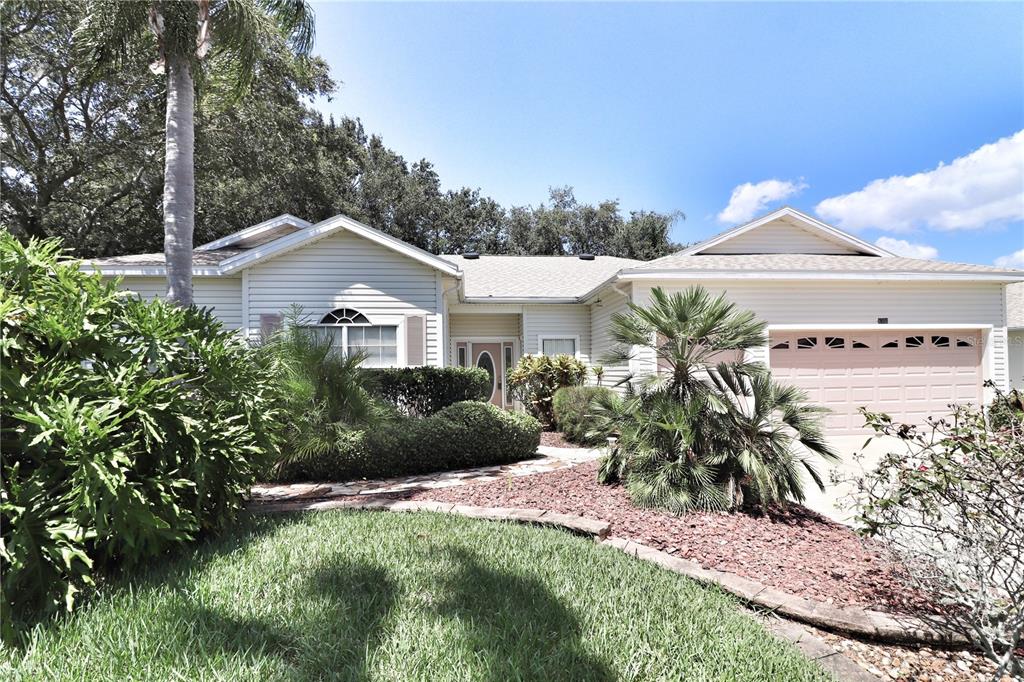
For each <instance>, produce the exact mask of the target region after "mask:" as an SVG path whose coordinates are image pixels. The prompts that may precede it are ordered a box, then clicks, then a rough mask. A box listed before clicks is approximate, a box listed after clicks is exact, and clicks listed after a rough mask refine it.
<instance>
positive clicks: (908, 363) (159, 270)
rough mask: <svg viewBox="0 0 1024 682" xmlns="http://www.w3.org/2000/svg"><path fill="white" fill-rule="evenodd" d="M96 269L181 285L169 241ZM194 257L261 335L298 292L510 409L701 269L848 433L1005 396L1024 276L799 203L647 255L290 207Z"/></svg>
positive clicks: (331, 326)
mask: <svg viewBox="0 0 1024 682" xmlns="http://www.w3.org/2000/svg"><path fill="white" fill-rule="evenodd" d="M83 267H88V268H97V269H98V270H99V271H100V272H102V273H103V274H104V275H108V276H115V275H116V276H121V277H123V278H124V279H123V284H122V286H124V287H126V288H128V289H131V290H133V291H136V292H138V293H139V294H140V295H142V296H146V297H152V296H160V295H162V294H163V292H164V289H165V281H164V261H163V255H162V254H144V255H133V256H122V257H114V258H104V259H99V260H95V261H91V262H89V263H86V264H84V265H83ZM193 272H194V291H195V295H194V297H195V302H196V304H198V305H200V306H210V307H212V308H213V311H214V314H215V315H216V316H217V317H219V318H220V319H221V320H223V322H224V324H225V325H227V326H229V327H232V328H236V329H238V330H239V332H240V333H241V334H242V335H243V336H245V337H247V338H251V339H254V338H258V337H259V336H260V334H261V333H263V332H265V331H267V330H268V329H270V328H272V327H275V326H277V325H279V324H280V323H281V320H282V315H284V314H285V312H286V311H287V309H288V308H289V306H291V305H292V304H298V305H300V306H302V308H303V310H304V311H305V313H306V314H307V315H308V316H309V320H308V324H310V325H312V326H316V327H317V328H318V329H321V330H322V331H323V333H325V334H329V335H330V336H331V338H332V339H333V342H334V343H335V344H336V345H337V346H338V347H339V348H343V349H349V350H353V349H363V350H365V351H367V352H368V354H369V359H368V360H367V362H368V364H371V365H399V366H402V365H434V366H443V365H479V366H481V367H484V368H486V369H487V370H488V371H489V372H490V373H491V374H492V376H493V377H494V391H493V394H492V402H494V403H495V404H497V405H502V406H511V403H512V400H511V396H510V395H509V394H508V391H507V387H506V386H505V382H504V380H503V377H504V375H505V372H506V371H507V370H508V369H509V367H511V366H512V365H513V363H515V362H516V360H517V359H518V358H519V356H520V355H522V354H524V353H549V354H555V353H569V354H572V355H575V356H576V357H578V358H580V359H581V360H582V361H584V362H585V363H587V364H589V365H595V364H599V363H600V358H601V357H602V355H603V354H604V353H605V352H606V351H608V350H609V349H610V348H611V347H612V345H613V342H612V339H611V337H610V334H609V329H610V321H611V318H612V316H613V315H614V314H615V313H620V312H625V311H627V309H628V308H627V306H628V304H629V303H630V302H634V303H638V304H644V303H646V302H647V301H648V299H649V296H650V292H651V290H652V288H654V287H662V288H664V289H666V290H678V289H683V288H686V287H688V286H692V285H695V284H699V285H702V286H704V287H706V288H708V289H709V290H711V291H713V292H725V293H726V295H727V296H728V298H730V299H731V300H732V301H734V302H735V303H737V304H738V305H739V306H741V307H743V308H748V309H750V310H753V311H754V312H755V313H756V314H757V315H758V316H759V317H760V318H761V319H763V320H765V321H766V322H767V323H768V324H769V340H768V343H767V344H766V345H765V346H764V347H762V348H758V349H756V350H755V351H753V352H752V353H751V355H752V359H754V360H759V361H763V362H765V363H767V364H768V365H769V366H770V367H771V369H772V371H773V373H774V374H775V375H776V376H778V377H779V378H781V379H784V380H786V381H788V382H791V383H795V384H797V385H799V386H801V387H802V388H804V389H806V390H807V392H808V393H809V396H810V398H811V399H812V400H814V401H815V402H818V403H820V404H824V405H826V406H828V407H830V408H831V409H832V410H833V413H832V414H831V415H830V416H829V418H828V421H829V423H828V428H829V430H830V433H833V434H856V433H860V432H862V419H861V418H860V416H859V415H858V413H857V407H858V406H861V405H866V406H868V407H869V408H871V409H872V410H880V411H885V412H888V413H890V414H892V415H893V416H894V417H896V418H898V419H902V420H908V421H920V420H921V419H923V418H924V417H926V416H927V415H929V414H939V413H944V412H946V406H947V404H949V403H950V402H974V403H978V402H985V401H988V400H990V399H991V397H992V391H991V389H988V388H985V387H984V386H983V383H984V381H985V380H987V379H991V380H992V381H993V382H994V385H995V386H997V387H999V388H1002V389H1006V388H1008V386H1009V384H1010V374H1011V359H1010V357H1009V344H1008V335H1007V328H1008V320H1007V305H1006V293H1005V290H1006V287H1007V285H1008V284H1010V283H1012V282H1020V281H1024V271H1016V270H1006V269H1000V268H994V267H988V266H983V265H967V264H958V263H945V262H940V261H929V260H915V259H910V258H902V257H899V256H895V255H893V254H892V253H889V252H887V251H885V250H883V249H881V248H879V247H877V246H874V245H872V244H869V243H867V242H864V241H862V240H860V239H858V238H856V237H855V236H853V235H850V234H847V233H845V232H842V231H840V230H838V229H836V228H834V227H831V226H829V225H826V224H824V223H822V222H821V221H819V220H817V219H815V218H813V217H811V216H809V215H806V214H804V213H801V212H800V211H797V210H795V209H792V208H788V207H786V208H782V209H779V210H776V211H773V212H772V213H769V214H767V215H765V216H763V217H761V218H758V219H756V220H753V221H751V222H749V223H747V224H745V225H741V226H739V227H736V228H734V229H731V230H727V231H725V232H723V233H721V234H719V235H716V236H714V237H712V238H710V239H708V240H706V241H703V242H701V243H699V244H695V245H693V246H690V247H689V248H686V249H684V250H683V251H680V252H678V253H675V254H672V255H669V256H665V257H664V258H659V259H657V260H653V261H646V262H643V261H634V260H628V259H622V258H611V257H604V256H597V257H594V256H579V257H576V256H564V257H563V256H557V257H556V256H543V257H534V256H491V255H477V254H470V253H467V254H462V255H441V256H439V255H434V254H431V253H428V252H426V251H423V250H421V249H418V248H416V247H414V246H411V245H409V244H407V243H405V242H402V241H400V240H398V239H395V238H394V237H391V236H388V235H386V234H384V233H382V232H380V231H378V230H375V229H373V228H371V227H368V226H366V225H363V224H361V223H359V222H357V221H355V220H352V219H350V218H348V217H346V216H341V215H339V216H335V217H333V218H329V219H327V220H324V221H321V222H319V223H316V224H315V225H314V224H310V223H308V222H306V221H304V220H301V219H299V218H296V217H294V216H290V215H283V216H279V217H277V218H274V219H273V220H268V221H266V222H264V223H260V224H258V225H254V226H252V227H250V228H247V229H245V230H241V231H240V232H236V233H235V234H232V235H228V236H227V237H224V238H222V239H218V240H216V241H214V242H211V243H209V244H204V245H202V246H200V247H198V248H197V249H196V251H195V257H194V271H193ZM1019 323H1020V322H1019V320H1018V324H1019ZM1016 333H1017V332H1015V334H1016ZM1015 357H1017V360H1016V362H1019V360H1020V358H1019V355H1018V356H1015ZM1016 366H1017V369H1016V370H1014V371H1015V372H1016V375H1015V376H1016V377H1017V378H1016V379H1015V380H1016V381H1019V380H1020V373H1021V372H1020V369H1019V367H1020V366H1019V365H1016ZM653 371H657V366H656V362H655V359H654V357H653V356H650V355H647V354H645V353H643V352H638V353H637V355H636V357H635V358H634V359H633V360H631V361H630V363H629V365H628V366H625V365H624V366H617V367H606V373H605V383H606V384H613V383H615V382H616V381H617V380H618V379H621V378H624V377H626V376H627V375H629V374H630V373H633V374H642V373H644V372H653Z"/></svg>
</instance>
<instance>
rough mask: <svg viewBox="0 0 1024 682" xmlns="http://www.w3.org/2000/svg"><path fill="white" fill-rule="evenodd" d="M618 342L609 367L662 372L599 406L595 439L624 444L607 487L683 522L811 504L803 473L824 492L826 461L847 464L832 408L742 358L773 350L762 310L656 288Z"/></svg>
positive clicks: (620, 317)
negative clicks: (833, 437) (689, 515)
mask: <svg viewBox="0 0 1024 682" xmlns="http://www.w3.org/2000/svg"><path fill="white" fill-rule="evenodd" d="M612 336H613V338H614V339H615V341H616V342H617V344H616V346H615V348H613V349H612V351H611V352H610V353H609V354H608V355H607V356H606V357H605V358H603V360H604V361H605V362H608V363H615V364H621V363H623V362H625V361H629V360H632V359H634V358H636V357H641V358H646V359H647V360H648V361H652V360H653V361H654V362H656V363H657V366H658V368H659V371H658V372H657V373H653V374H650V375H648V376H645V377H643V378H642V379H639V380H635V379H634V378H633V377H629V378H627V380H626V381H625V382H624V383H625V387H624V390H623V395H606V396H602V397H600V398H599V399H598V400H597V401H596V403H595V406H594V414H595V421H594V431H595V435H596V434H604V435H617V436H618V442H617V443H616V445H615V446H614V447H613V448H612V449H611V451H610V452H609V454H608V455H607V456H606V457H605V459H604V460H603V461H602V466H601V469H600V472H599V477H600V479H601V480H602V481H603V482H613V481H618V480H622V481H624V482H625V484H626V487H627V489H628V491H629V493H630V496H631V497H632V499H633V501H634V502H636V503H637V504H638V505H640V506H644V507H660V508H664V509H668V510H670V511H672V512H675V513H682V512H687V511H690V510H694V509H735V508H739V507H743V506H749V505H751V504H760V505H767V504H773V503H784V502H785V501H786V500H787V499H794V500H797V501H800V500H802V499H804V490H803V478H802V473H804V472H806V473H807V475H808V476H809V477H810V479H811V481H813V482H814V483H815V485H817V486H819V487H823V486H824V483H823V481H822V478H821V476H820V474H819V472H818V471H817V469H816V467H815V460H816V459H817V458H818V457H821V458H824V459H825V460H827V461H835V460H837V459H838V458H837V456H836V455H835V453H834V452H832V450H831V449H830V448H829V447H828V445H827V443H826V442H825V440H824V438H823V436H822V431H821V417H822V416H823V414H824V412H825V410H824V409H823V408H819V407H815V406H811V405H808V404H807V403H806V396H805V395H804V394H803V393H802V392H801V391H799V390H798V389H795V388H792V387H788V386H783V385H780V384H779V383H777V382H775V381H774V380H773V379H772V378H771V375H770V373H769V372H768V370H767V369H766V368H765V367H764V366H763V365H762V364H760V363H752V362H748V361H746V360H745V359H743V356H744V351H745V350H747V349H749V348H754V347H760V346H763V345H764V344H765V343H766V342H767V337H766V335H765V323H763V322H761V321H759V320H757V319H756V318H755V316H754V314H753V313H751V312H749V311H744V310H740V309H738V308H737V307H736V306H735V304H733V303H730V302H729V301H727V300H726V299H725V297H724V295H720V296H717V297H713V296H711V294H709V293H708V292H707V290H705V289H703V288H702V287H692V288H690V289H687V290H686V291H683V292H676V293H671V294H669V293H666V292H664V291H663V290H661V289H654V290H653V291H652V292H651V304H650V305H649V306H641V305H638V304H630V311H629V313H626V314H623V313H620V314H617V315H615V316H614V317H613V318H612Z"/></svg>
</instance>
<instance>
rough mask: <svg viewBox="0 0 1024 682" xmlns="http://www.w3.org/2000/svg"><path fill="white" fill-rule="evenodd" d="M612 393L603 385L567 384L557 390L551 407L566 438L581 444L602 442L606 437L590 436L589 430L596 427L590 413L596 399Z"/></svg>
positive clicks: (559, 428)
mask: <svg viewBox="0 0 1024 682" xmlns="http://www.w3.org/2000/svg"><path fill="white" fill-rule="evenodd" d="M611 394H612V391H611V390H610V389H607V388H604V387H602V386H566V387H564V388H560V389H558V390H557V391H555V396H554V398H553V399H552V403H551V408H552V412H553V413H554V415H555V423H556V424H557V425H558V430H559V431H561V432H562V435H564V436H565V439H566V440H568V441H570V442H573V443H580V444H581V445H599V444H602V443H603V442H604V438H602V437H597V436H593V435H589V436H588V432H589V431H591V430H592V429H593V428H594V420H593V418H592V417H591V416H590V415H591V413H592V406H593V403H594V400H595V399H597V398H600V397H602V396H610V395H611Z"/></svg>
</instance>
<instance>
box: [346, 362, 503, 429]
mask: <svg viewBox="0 0 1024 682" xmlns="http://www.w3.org/2000/svg"><path fill="white" fill-rule="evenodd" d="M363 371H365V372H366V374H367V376H368V377H369V379H370V382H369V383H370V390H371V391H372V393H373V394H374V395H375V396H376V397H378V398H380V399H381V400H384V401H386V402H388V403H391V404H392V405H394V406H395V407H397V408H398V409H399V410H400V411H401V412H402V413H403V414H407V415H411V416H419V417H426V416H428V415H431V414H434V413H436V412H438V411H440V410H443V409H444V408H446V407H448V406H449V405H454V404H455V403H458V402H462V401H464V400H477V401H487V400H488V399H490V397H491V386H492V382H491V375H490V374H488V373H487V370H484V369H480V368H479V367H400V368H385V369H366V370H363Z"/></svg>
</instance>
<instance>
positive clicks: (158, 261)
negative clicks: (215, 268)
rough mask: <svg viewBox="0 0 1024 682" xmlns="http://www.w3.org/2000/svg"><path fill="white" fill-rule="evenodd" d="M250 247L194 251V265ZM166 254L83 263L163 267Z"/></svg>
mask: <svg viewBox="0 0 1024 682" xmlns="http://www.w3.org/2000/svg"><path fill="white" fill-rule="evenodd" d="M246 251H248V249H230V248H228V249H217V250H216V251H193V252H192V265H193V266H199V267H201V266H204V265H206V266H209V265H220V264H221V262H223V261H225V260H227V259H228V258H231V257H232V256H237V255H238V254H240V253H245V252H246ZM164 263H165V261H164V254H162V253H137V254H133V255H130V256H110V257H109V258H94V259H92V260H88V261H85V262H84V263H83V265H97V266H100V267H102V266H115V265H121V266H133V265H134V266H136V267H147V266H148V267H153V266H157V267H163V265H164Z"/></svg>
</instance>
